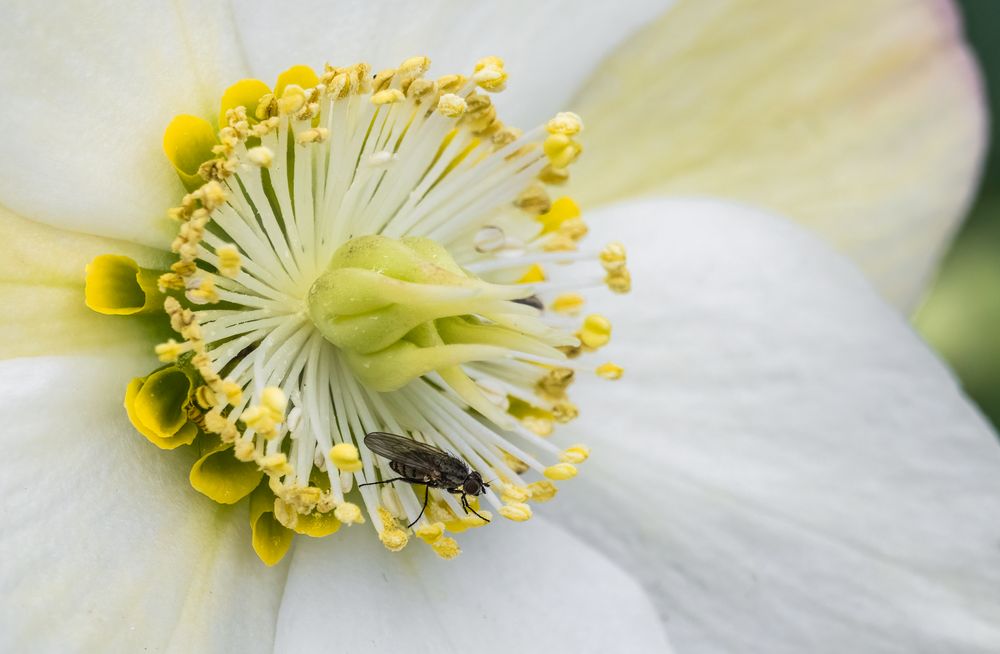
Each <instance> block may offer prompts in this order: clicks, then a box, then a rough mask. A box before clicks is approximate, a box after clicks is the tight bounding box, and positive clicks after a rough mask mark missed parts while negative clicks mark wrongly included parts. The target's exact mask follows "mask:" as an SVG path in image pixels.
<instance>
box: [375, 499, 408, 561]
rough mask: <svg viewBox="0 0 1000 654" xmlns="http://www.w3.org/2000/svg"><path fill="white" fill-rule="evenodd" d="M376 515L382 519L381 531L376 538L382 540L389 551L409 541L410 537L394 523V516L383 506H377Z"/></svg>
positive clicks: (396, 549) (401, 546) (395, 549)
mask: <svg viewBox="0 0 1000 654" xmlns="http://www.w3.org/2000/svg"><path fill="white" fill-rule="evenodd" d="M378 516H379V518H381V519H382V524H383V525H384V526H383V527H382V531H380V532H379V535H378V539H379V540H380V541H382V544H383V545H385V548H386V549H387V550H389V551H390V552H398V551H400V550H401V549H403V548H404V547H406V544H407V543H408V542H409V540H410V538H409V536H407V535H406V532H405V531H403V530H402V529H400V528H399V526H398V525H397V524H396V518H395V517H393V515H392V514H391V513H389V511H388V510H387V509H386V508H385V507H381V506H380V507H379V509H378Z"/></svg>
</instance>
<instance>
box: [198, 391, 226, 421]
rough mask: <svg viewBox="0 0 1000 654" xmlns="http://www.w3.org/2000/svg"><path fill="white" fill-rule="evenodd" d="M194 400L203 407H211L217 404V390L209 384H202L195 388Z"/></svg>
mask: <svg viewBox="0 0 1000 654" xmlns="http://www.w3.org/2000/svg"><path fill="white" fill-rule="evenodd" d="M194 400H195V402H197V403H198V406H200V407H201V408H202V409H206V410H207V409H211V408H212V407H214V406H215V392H214V391H213V390H212V389H211V388H209V387H208V386H206V385H204V384H202V385H201V386H199V387H198V388H196V389H194ZM220 417H221V416H220Z"/></svg>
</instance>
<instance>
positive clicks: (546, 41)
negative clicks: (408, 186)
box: [0, 0, 671, 247]
mask: <svg viewBox="0 0 1000 654" xmlns="http://www.w3.org/2000/svg"><path fill="white" fill-rule="evenodd" d="M670 4H671V0H628V2H625V3H621V2H619V3H613V4H612V3H606V4H603V3H602V4H600V5H595V6H594V7H588V8H587V10H586V11H583V10H581V9H580V8H579V7H578V6H577V3H573V2H569V1H568V0H561V1H559V2H546V3H537V2H533V1H532V0H517V1H515V2H505V3H467V2H462V1H461V0H433V1H431V0H428V1H421V2H402V1H398V2H383V3H372V2H364V1H361V0H355V1H352V2H339V3H336V4H331V3H329V2H324V1H322V0H313V1H308V2H297V3H296V5H295V7H294V9H293V10H289V8H288V7H286V6H284V5H281V4H280V3H273V2H262V1H259V0H254V1H251V2H236V3H232V5H230V4H229V3H223V2H217V3H205V2H190V1H181V2H166V1H156V2H143V3H121V2H115V1H114V0H103V1H98V2H88V3H64V4H60V5H58V6H49V5H43V4H39V3H36V2H30V1H29V0H16V1H15V2H14V3H13V4H12V5H11V6H5V7H4V20H3V21H2V22H0V62H2V63H0V87H2V88H3V89H4V101H3V102H2V103H0V123H2V124H3V125H5V126H7V128H8V129H7V132H6V135H5V138H4V153H3V157H2V158H0V205H3V206H6V207H7V208H8V209H10V210H12V211H13V212H14V213H17V214H19V215H22V216H25V217H27V218H30V219H32V220H37V221H40V222H43V223H47V224H50V225H55V226H58V227H63V228H66V229H73V230H78V231H84V232H88V233H91V234H99V235H102V236H109V237H114V238H122V239H126V240H131V241H134V242H137V243H143V244H146V245H154V246H156V245H158V246H161V247H162V246H163V244H165V243H169V242H170V240H171V239H172V238H173V236H174V233H173V232H174V231H175V230H176V226H175V225H171V224H170V223H169V221H168V220H167V219H166V218H165V211H166V209H167V208H168V207H171V206H173V205H175V204H176V203H177V201H178V199H179V198H180V197H181V196H182V195H183V193H184V191H183V188H182V187H181V185H180V183H179V182H178V181H177V178H176V175H175V174H174V172H173V169H172V168H171V166H170V164H169V163H168V162H167V160H166V158H165V157H164V156H163V152H162V149H161V141H162V138H163V130H164V128H165V127H166V125H167V123H168V122H169V121H170V119H171V118H172V117H173V116H174V115H176V114H179V113H193V114H196V115H200V116H204V117H206V118H209V119H211V118H213V117H214V116H216V114H217V112H218V102H219V98H220V96H221V94H222V92H223V90H224V89H225V88H226V87H227V86H228V85H229V84H232V83H233V82H235V81H237V80H239V79H241V78H243V77H247V76H251V75H256V76H259V77H260V78H262V79H263V80H264V81H265V82H267V83H268V84H272V83H273V81H274V78H275V76H276V74H277V73H278V72H280V71H281V70H283V69H285V68H287V67H288V66H291V65H293V64H300V63H305V64H309V65H312V66H315V67H319V66H322V65H323V63H324V62H325V61H328V60H329V61H331V62H334V63H340V64H348V63H354V62H356V61H368V62H370V63H372V64H373V65H374V66H376V67H389V66H395V65H398V64H399V63H400V62H401V61H403V60H404V59H406V58H408V57H411V56H414V55H417V54H426V55H429V56H430V57H431V58H432V59H433V60H434V68H433V74H444V73H450V72H467V71H471V68H472V66H473V64H474V63H475V61H476V60H477V59H478V58H480V57H483V56H486V55H500V56H504V57H505V58H506V59H507V62H508V66H507V69H508V71H509V73H510V74H511V76H512V81H511V83H510V87H511V88H510V89H509V92H505V93H504V94H501V95H500V96H499V98H498V100H499V102H500V107H501V115H502V116H503V118H504V120H505V121H507V122H509V123H510V124H512V125H520V126H524V127H532V126H534V125H535V124H537V123H538V122H540V121H542V120H544V119H546V118H548V117H549V116H550V115H551V114H552V113H554V112H556V111H558V110H561V109H564V108H565V107H564V103H565V102H566V101H567V100H568V99H569V97H570V95H572V94H573V93H574V92H575V91H576V89H577V88H578V87H579V85H580V83H581V82H582V80H583V79H585V78H586V76H587V75H588V74H589V72H590V71H591V70H592V69H593V68H594V67H595V66H596V65H597V63H598V62H599V61H600V60H601V59H602V58H603V57H604V56H605V55H607V54H608V53H609V52H610V51H611V50H612V49H613V48H614V47H615V46H616V45H618V44H619V43H620V42H621V41H622V40H623V39H625V38H626V37H627V36H628V35H629V34H631V33H632V32H633V31H634V30H635V29H637V28H638V27H639V26H640V25H642V24H643V23H644V22H646V21H648V20H651V19H652V18H653V17H655V16H657V15H659V14H660V13H662V12H663V11H664V10H665V9H666V8H667V7H668V6H670Z"/></svg>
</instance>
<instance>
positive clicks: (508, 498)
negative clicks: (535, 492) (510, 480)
mask: <svg viewBox="0 0 1000 654" xmlns="http://www.w3.org/2000/svg"><path fill="white" fill-rule="evenodd" d="M529 497H531V492H530V491H529V490H528V489H527V488H526V487H524V486H516V485H514V484H504V485H503V489H502V490H501V492H500V499H501V500H503V501H504V503H505V504H511V503H517V502H524V501H526V500H527V499H528V498H529Z"/></svg>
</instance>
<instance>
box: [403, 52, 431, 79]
mask: <svg viewBox="0 0 1000 654" xmlns="http://www.w3.org/2000/svg"><path fill="white" fill-rule="evenodd" d="M430 67H431V60H430V59H429V58H428V57H424V56H423V55H420V56H416V57H410V58H409V59H407V60H406V61H404V62H403V63H401V64H400V65H399V74H400V75H405V76H407V77H416V76H419V75H423V74H424V73H426V72H427V71H428V70H430Z"/></svg>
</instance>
